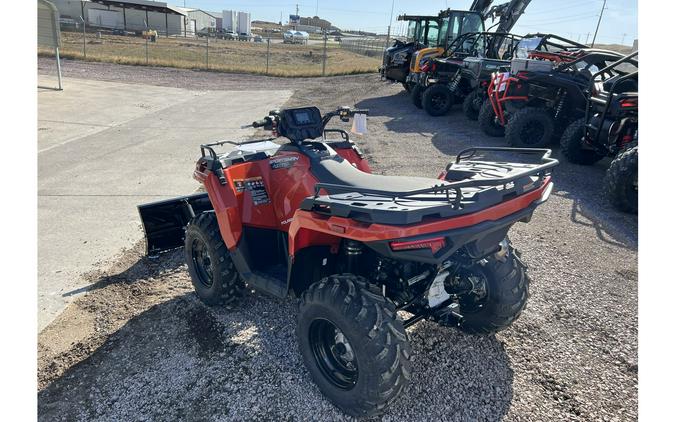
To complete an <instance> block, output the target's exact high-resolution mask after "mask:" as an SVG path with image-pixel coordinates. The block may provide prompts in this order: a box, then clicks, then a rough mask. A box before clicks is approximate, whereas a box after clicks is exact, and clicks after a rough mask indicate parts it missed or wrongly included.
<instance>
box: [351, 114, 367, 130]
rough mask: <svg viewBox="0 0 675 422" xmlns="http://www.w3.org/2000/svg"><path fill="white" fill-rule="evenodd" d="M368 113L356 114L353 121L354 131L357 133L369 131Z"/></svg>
mask: <svg viewBox="0 0 675 422" xmlns="http://www.w3.org/2000/svg"><path fill="white" fill-rule="evenodd" d="M366 121H367V120H366V115H365V114H355V115H354V119H353V122H352V130H351V132H352V133H355V134H357V135H363V134H364V133H368V125H367V124H366Z"/></svg>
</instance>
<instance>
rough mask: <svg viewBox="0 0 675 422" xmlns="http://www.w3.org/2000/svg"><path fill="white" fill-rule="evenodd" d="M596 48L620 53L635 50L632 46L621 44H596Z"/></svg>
mask: <svg viewBox="0 0 675 422" xmlns="http://www.w3.org/2000/svg"><path fill="white" fill-rule="evenodd" d="M595 48H600V49H603V50H611V51H616V52H617V53H619V54H629V53H630V52H631V51H633V48H632V47H629V46H627V45H621V44H595Z"/></svg>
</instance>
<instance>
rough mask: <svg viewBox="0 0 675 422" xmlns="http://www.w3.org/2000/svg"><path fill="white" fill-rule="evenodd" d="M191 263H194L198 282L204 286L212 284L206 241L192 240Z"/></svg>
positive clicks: (209, 257)
mask: <svg viewBox="0 0 675 422" xmlns="http://www.w3.org/2000/svg"><path fill="white" fill-rule="evenodd" d="M192 264H193V265H194V268H195V272H196V273H197V278H198V279H199V282H200V283H201V284H203V285H204V286H205V287H211V286H212V285H213V272H212V267H211V256H210V255H209V251H208V249H207V247H206V243H204V241H203V240H201V239H194V240H193V241H192Z"/></svg>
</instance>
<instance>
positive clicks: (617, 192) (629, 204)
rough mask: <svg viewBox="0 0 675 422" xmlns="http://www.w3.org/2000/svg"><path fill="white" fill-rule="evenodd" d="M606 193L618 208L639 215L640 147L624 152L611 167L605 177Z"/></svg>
mask: <svg viewBox="0 0 675 422" xmlns="http://www.w3.org/2000/svg"><path fill="white" fill-rule="evenodd" d="M605 192H606V193H607V196H608V198H609V201H610V202H611V203H612V204H613V205H614V206H615V207H616V208H618V209H620V210H621V211H624V212H629V213H632V214H637V212H638V147H633V148H630V149H628V150H626V151H623V152H622V153H621V154H619V155H618V156H617V157H616V158H615V159H614V160H613V161H612V163H611V164H610V165H609V168H608V169H607V176H605Z"/></svg>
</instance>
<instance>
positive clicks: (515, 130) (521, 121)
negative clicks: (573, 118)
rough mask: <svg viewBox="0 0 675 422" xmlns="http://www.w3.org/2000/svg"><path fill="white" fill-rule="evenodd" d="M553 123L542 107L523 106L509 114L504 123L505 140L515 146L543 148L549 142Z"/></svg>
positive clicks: (551, 137) (551, 136)
mask: <svg viewBox="0 0 675 422" xmlns="http://www.w3.org/2000/svg"><path fill="white" fill-rule="evenodd" d="M554 128H555V124H554V122H553V117H551V114H550V113H549V112H548V111H547V110H546V109H543V108H533V107H525V108H523V109H522V110H519V111H517V112H515V113H514V114H513V116H511V118H510V119H509V124H508V125H506V131H505V137H506V142H508V144H509V145H511V146H512V147H517V148H543V147H545V146H547V145H548V144H550V143H551V139H553V131H554Z"/></svg>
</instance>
